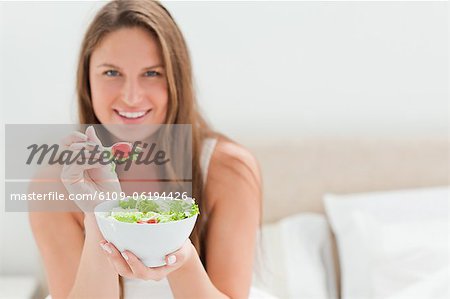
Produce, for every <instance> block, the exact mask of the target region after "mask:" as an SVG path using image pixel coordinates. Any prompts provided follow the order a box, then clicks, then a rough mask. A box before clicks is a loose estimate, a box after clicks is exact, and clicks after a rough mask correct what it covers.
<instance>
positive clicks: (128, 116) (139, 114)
mask: <svg viewBox="0 0 450 299" xmlns="http://www.w3.org/2000/svg"><path fill="white" fill-rule="evenodd" d="M151 110H152V109H149V110H144V111H136V112H126V111H119V110H115V109H114V111H115V112H116V113H117V115H119V116H120V117H122V118H125V119H140V118H143V117H144V116H146V115H147V114H148V113H149V112H150V111H151Z"/></svg>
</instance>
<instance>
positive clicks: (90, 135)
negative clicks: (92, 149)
mask: <svg viewBox="0 0 450 299" xmlns="http://www.w3.org/2000/svg"><path fill="white" fill-rule="evenodd" d="M86 136H87V138H88V139H87V140H89V141H94V142H95V143H97V144H98V145H100V146H103V144H102V142H101V141H100V139H99V138H98V137H97V134H96V133H95V129H94V127H93V126H89V127H88V128H87V129H86Z"/></svg>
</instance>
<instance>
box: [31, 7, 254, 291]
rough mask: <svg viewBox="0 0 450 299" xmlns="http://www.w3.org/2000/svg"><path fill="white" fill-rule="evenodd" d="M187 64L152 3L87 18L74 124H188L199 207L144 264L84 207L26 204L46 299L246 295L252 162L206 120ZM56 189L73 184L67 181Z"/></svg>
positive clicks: (80, 138) (169, 23) (164, 14)
mask: <svg viewBox="0 0 450 299" xmlns="http://www.w3.org/2000/svg"><path fill="white" fill-rule="evenodd" d="M191 73H192V70H191V63H190V59H189V55H188V50H187V47H186V44H185V42H184V39H183V36H182V34H181V32H180V30H179V28H178V27H177V25H176V24H175V22H174V20H173V19H172V17H171V16H170V14H169V12H168V11H167V10H166V9H165V8H164V7H163V6H162V5H161V4H159V3H157V2H153V1H142V0H139V1H113V2H110V3H108V4H106V5H105V6H104V7H103V8H102V9H101V11H100V12H99V13H98V14H97V15H96V17H95V19H94V20H93V22H92V23H91V25H90V27H89V28H88V30H87V32H86V35H85V37H84V40H83V44H82V48H81V54H80V58H79V65H78V78H77V91H78V104H79V113H80V123H81V124H129V123H133V124H136V123H138V124H149V125H150V124H164V123H166V124H192V144H193V145H192V148H193V153H192V160H193V161H192V174H193V182H192V195H193V197H195V198H196V199H197V202H198V203H199V206H200V215H199V219H198V220H197V223H196V226H195V228H194V231H193V233H192V234H191V237H190V239H191V241H192V243H191V242H190V241H188V242H186V243H185V244H184V245H183V247H182V248H181V249H180V250H178V251H176V252H174V253H173V254H171V255H170V256H168V257H167V264H168V265H166V266H163V267H159V268H147V267H145V266H144V265H143V264H142V263H141V262H140V261H139V259H138V258H137V257H136V256H134V255H133V253H131V252H128V251H127V252H124V253H120V252H119V251H118V250H117V249H116V248H115V246H114V244H111V243H107V242H106V241H105V240H103V238H102V235H101V233H100V232H99V230H98V227H97V225H96V221H95V218H94V216H93V215H92V213H89V212H82V211H79V212H61V213H57V214H55V213H53V214H52V215H51V217H48V215H47V213H43V212H39V213H37V212H34V213H30V222H31V225H32V229H33V233H34V235H35V238H36V241H37V244H38V247H39V249H40V252H41V254H42V256H43V260H44V264H45V268H46V273H47V278H48V284H49V290H50V294H51V296H52V298H120V297H125V298H132V297H136V298H144V297H149V298H153V297H156V298H171V297H172V296H173V297H175V298H247V297H248V295H249V290H250V284H251V279H252V264H253V258H254V247H255V242H256V240H255V239H256V231H257V229H258V226H259V223H260V214H261V213H260V210H261V208H260V207H261V180H260V176H259V170H258V165H257V162H256V161H255V159H254V158H253V156H252V155H251V154H250V153H249V152H248V151H247V150H246V149H244V148H243V147H241V146H239V145H237V144H236V143H234V142H232V141H230V140H229V139H227V138H225V137H224V136H222V135H220V134H217V133H214V132H213V131H212V130H211V129H210V128H209V127H208V125H207V124H206V123H205V121H204V120H203V118H202V117H201V115H200V113H199V111H198V108H197V106H196V103H195V96H194V91H193V82H192V74H191ZM89 140H91V141H98V139H97V137H96V134H95V132H94V130H93V129H92V128H90V129H88V130H87V131H86V133H85V134H78V135H75V136H72V137H70V138H69V139H68V140H67V144H66V145H68V146H71V145H73V144H77V143H83V142H86V141H89ZM48 171H49V172H52V171H56V172H57V171H59V172H61V169H59V170H58V169H56V170H55V169H52V170H48ZM87 171H88V170H86V169H84V170H81V172H80V173H79V174H80V175H86V172H87ZM117 173H118V178H119V180H121V179H123V177H124V176H125V174H124V172H121V171H120V169H119V170H118V171H117ZM43 176H44V177H48V174H43ZM93 184H94V185H95V182H93ZM95 187H96V186H94V187H93V188H95ZM32 188H34V189H37V190H39V188H41V187H39V185H37V184H34V186H33V187H32ZM56 188H57V190H51V191H59V192H66V193H67V192H73V190H70V188H71V186H70V185H67V183H66V184H63V183H62V182H60V183H59V184H58V186H57V187H56ZM121 188H122V189H123V190H124V191H125V192H132V191H133V190H126V189H127V187H126V186H125V184H123V183H121ZM41 189H42V188H41ZM39 191H41V192H45V190H39ZM47 191H48V190H47ZM75 192H76V190H75ZM231 192H232V196H230V194H231ZM55 223H57V224H58V225H52V224H55ZM62 236H63V237H62Z"/></svg>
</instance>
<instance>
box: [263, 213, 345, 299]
mask: <svg viewBox="0 0 450 299" xmlns="http://www.w3.org/2000/svg"><path fill="white" fill-rule="evenodd" d="M261 237H262V238H261V239H260V246H259V247H258V248H259V249H260V251H259V254H258V255H257V260H256V261H255V263H256V265H255V274H254V285H255V286H257V287H258V288H261V289H263V290H265V291H268V292H271V293H272V294H274V295H276V296H279V297H280V298H295V299H297V298H305V299H321V298H323V299H336V298H337V291H336V279H335V268H334V264H333V258H332V250H331V244H332V243H331V236H330V231H329V228H328V223H327V221H326V218H325V217H324V216H323V215H319V214H312V213H304V214H297V215H294V216H291V217H289V218H285V219H283V220H281V221H280V222H278V223H275V224H271V225H265V226H264V227H263V229H262V236H261Z"/></svg>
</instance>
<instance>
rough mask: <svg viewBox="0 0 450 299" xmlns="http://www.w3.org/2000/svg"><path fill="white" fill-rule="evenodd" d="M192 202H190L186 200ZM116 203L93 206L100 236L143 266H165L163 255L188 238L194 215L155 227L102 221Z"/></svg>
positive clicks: (174, 249) (111, 220) (194, 218)
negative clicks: (130, 255)
mask: <svg viewBox="0 0 450 299" xmlns="http://www.w3.org/2000/svg"><path fill="white" fill-rule="evenodd" d="M190 200H191V201H192V199H190ZM118 206H119V201H117V200H115V201H106V202H104V203H101V204H99V205H98V206H96V207H95V210H94V212H95V218H96V219H97V224H98V227H99V228H100V231H101V232H102V234H103V237H104V238H105V240H107V241H108V242H111V243H113V244H114V245H115V246H116V248H117V249H118V250H119V251H121V252H122V251H124V250H129V251H131V252H132V253H134V254H135V255H136V256H137V257H138V258H139V259H140V260H141V261H142V262H143V263H144V264H145V265H146V266H147V267H159V266H164V265H165V264H166V261H165V256H166V255H167V254H169V253H172V252H174V251H176V250H178V249H179V248H181V246H182V245H183V243H184V242H185V241H186V240H187V239H188V238H189V235H190V234H191V232H192V230H193V228H194V225H195V221H196V220H197V215H195V216H192V217H189V218H186V219H183V220H178V221H171V222H166V223H155V224H138V223H127V222H120V221H116V220H114V219H110V218H106V217H107V216H108V215H109V212H105V211H111V210H112V209H113V208H115V207H118Z"/></svg>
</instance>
